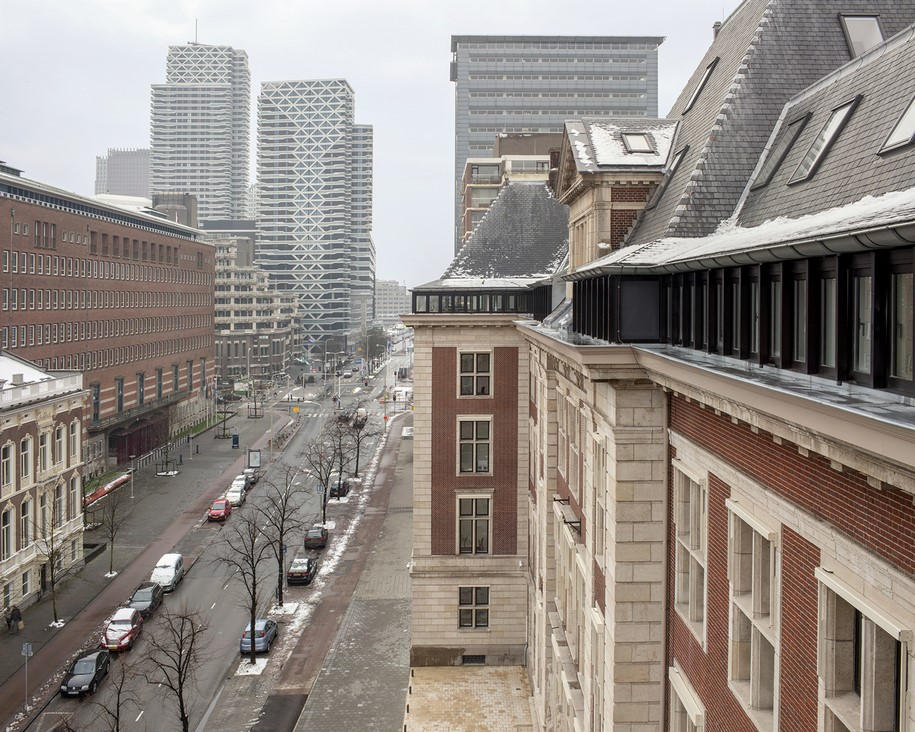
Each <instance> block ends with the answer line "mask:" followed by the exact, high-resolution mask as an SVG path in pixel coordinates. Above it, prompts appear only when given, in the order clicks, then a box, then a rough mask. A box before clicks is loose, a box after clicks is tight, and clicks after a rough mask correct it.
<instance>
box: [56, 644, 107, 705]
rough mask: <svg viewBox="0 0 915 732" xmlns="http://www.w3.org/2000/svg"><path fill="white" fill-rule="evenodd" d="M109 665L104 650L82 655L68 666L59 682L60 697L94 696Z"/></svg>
mask: <svg viewBox="0 0 915 732" xmlns="http://www.w3.org/2000/svg"><path fill="white" fill-rule="evenodd" d="M110 665H111V656H110V654H109V653H108V651H106V650H104V649H96V650H94V651H87V652H86V653H83V654H82V655H80V656H79V657H78V658H77V659H76V660H75V661H74V662H73V663H72V664H71V665H70V668H69V669H68V670H67V673H66V674H65V675H64V678H63V680H62V681H61V682H60V693H61V696H85V695H86V694H94V693H95V690H96V689H97V688H98V685H99V683H100V682H101V680H102V679H104V678H105V676H107V675H108V667H109V666H110Z"/></svg>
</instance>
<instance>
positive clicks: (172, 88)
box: [150, 43, 251, 221]
mask: <svg viewBox="0 0 915 732" xmlns="http://www.w3.org/2000/svg"><path fill="white" fill-rule="evenodd" d="M250 106H251V72H250V71H249V70H248V54H246V53H245V52H244V51H240V50H238V49H235V48H231V47H230V46H208V45H204V44H202V43H189V44H187V45H184V46H170V47H169V49H168V60H167V63H166V82H165V83H164V84H153V85H152V103H151V124H150V140H151V147H152V153H151V156H150V192H151V193H191V194H193V195H195V196H197V200H198V202H199V206H200V209H199V213H200V219H201V220H202V221H206V220H208V219H238V218H242V217H243V214H244V213H245V208H246V196H247V191H248V162H249V149H248V146H249V139H248V137H249V131H250Z"/></svg>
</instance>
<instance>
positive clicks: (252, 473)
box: [244, 468, 261, 485]
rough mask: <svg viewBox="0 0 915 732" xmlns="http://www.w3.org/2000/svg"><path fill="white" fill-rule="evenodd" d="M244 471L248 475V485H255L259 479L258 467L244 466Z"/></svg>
mask: <svg viewBox="0 0 915 732" xmlns="http://www.w3.org/2000/svg"><path fill="white" fill-rule="evenodd" d="M244 472H245V475H247V476H248V485H255V484H256V483H257V481H259V480H260V479H261V471H260V468H245V471H244Z"/></svg>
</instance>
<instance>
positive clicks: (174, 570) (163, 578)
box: [149, 554, 184, 592]
mask: <svg viewBox="0 0 915 732" xmlns="http://www.w3.org/2000/svg"><path fill="white" fill-rule="evenodd" d="M182 579H184V557H182V556H181V555H180V554H163V555H162V557H161V558H160V559H159V561H158V562H156V566H155V568H154V569H153V571H152V574H151V575H150V576H149V581H150V582H158V583H159V584H160V585H162V589H163V590H164V591H165V592H171V591H172V590H174V589H175V588H176V587H177V586H178V583H179V582H180V581H181V580H182Z"/></svg>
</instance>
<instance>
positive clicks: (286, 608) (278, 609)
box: [270, 602, 299, 615]
mask: <svg viewBox="0 0 915 732" xmlns="http://www.w3.org/2000/svg"><path fill="white" fill-rule="evenodd" d="M298 607H299V603H297V602H284V603H283V604H282V605H274V606H273V607H271V608H270V614H271V615H289V614H291V613H294V612H295V611H296V610H297V609H298Z"/></svg>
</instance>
